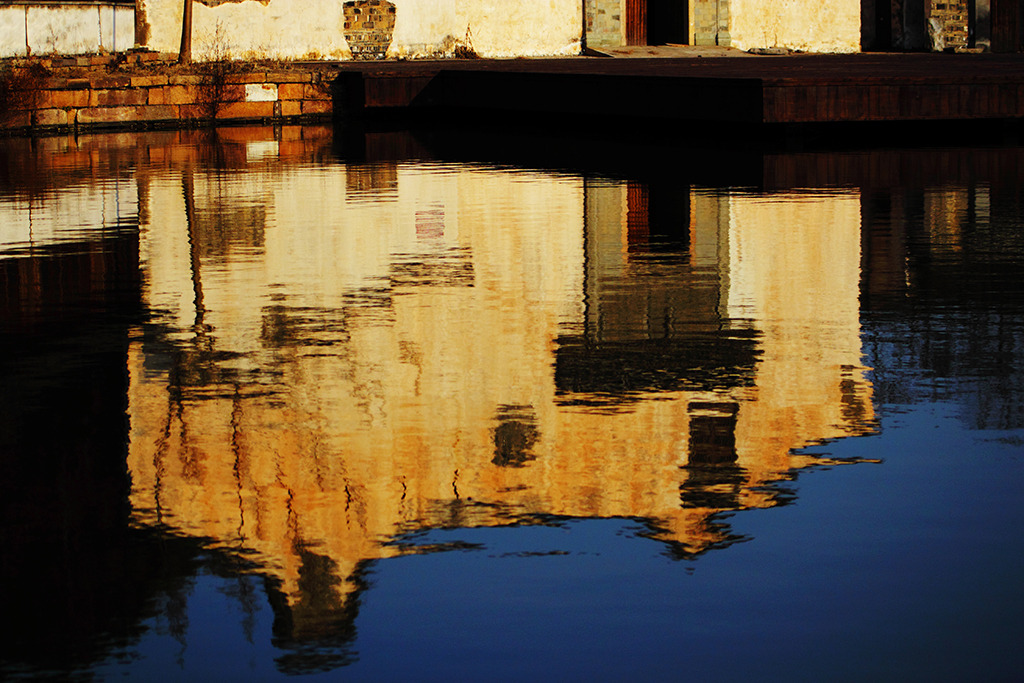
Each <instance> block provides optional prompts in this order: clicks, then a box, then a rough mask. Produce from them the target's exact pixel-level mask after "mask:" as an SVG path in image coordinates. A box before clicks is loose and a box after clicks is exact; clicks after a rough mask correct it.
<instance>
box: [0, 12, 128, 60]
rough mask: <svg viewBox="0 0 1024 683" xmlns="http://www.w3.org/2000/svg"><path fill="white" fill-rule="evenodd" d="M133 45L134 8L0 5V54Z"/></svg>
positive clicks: (83, 50)
mask: <svg viewBox="0 0 1024 683" xmlns="http://www.w3.org/2000/svg"><path fill="white" fill-rule="evenodd" d="M134 44H135V10H134V8H132V7H125V6H114V5H84V4H83V5H78V6H68V5H65V6H59V5H7V6H5V7H0V57H22V56H25V55H28V54H33V55H41V54H60V55H75V54H90V53H97V52H101V51H107V52H116V51H122V50H127V49H128V48H130V47H132V46H133V45H134Z"/></svg>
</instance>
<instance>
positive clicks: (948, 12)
mask: <svg viewBox="0 0 1024 683" xmlns="http://www.w3.org/2000/svg"><path fill="white" fill-rule="evenodd" d="M925 9H926V11H927V13H928V20H929V27H928V30H929V35H930V37H931V42H932V49H936V50H962V49H964V48H966V47H967V44H968V33H967V25H968V16H969V13H968V7H967V2H966V0H931V1H930V2H929V3H928V5H927V6H926V8H925Z"/></svg>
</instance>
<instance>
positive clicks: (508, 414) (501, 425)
mask: <svg viewBox="0 0 1024 683" xmlns="http://www.w3.org/2000/svg"><path fill="white" fill-rule="evenodd" d="M495 419H496V420H497V422H498V424H497V425H496V426H495V427H494V457H493V458H492V459H491V462H492V463H494V464H495V465H497V466H498V467H522V466H523V465H525V464H526V463H528V462H530V461H531V460H534V459H535V458H536V457H537V456H535V455H534V454H533V446H534V444H536V443H537V440H538V439H539V438H540V432H539V431H538V430H537V415H536V413H535V412H534V410H533V407H532V406H499V407H498V412H497V415H495Z"/></svg>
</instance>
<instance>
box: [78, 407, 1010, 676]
mask: <svg viewBox="0 0 1024 683" xmlns="http://www.w3.org/2000/svg"><path fill="white" fill-rule="evenodd" d="M1022 438H1024V431H1016V432H1002V431H999V432H986V431H974V430H968V429H965V428H964V424H963V422H962V421H961V420H960V419H959V418H958V416H957V414H956V407H955V406H951V405H947V404H934V405H933V404H929V405H923V406H914V407H897V406H894V407H892V408H891V414H889V415H887V416H886V417H885V418H884V419H883V421H882V430H881V434H878V435H876V436H872V437H869V438H865V439H858V440H850V441H844V442H839V443H834V444H830V445H829V446H828V447H827V448H818V449H814V450H815V451H816V452H827V453H828V454H829V455H830V456H832V457H839V458H872V459H875V458H877V459H881V462H880V463H860V464H857V465H854V466H847V465H843V466H835V467H823V468H821V469H815V470H812V471H808V472H805V473H803V474H801V476H800V477H799V479H798V480H797V481H796V482H793V483H791V484H790V486H791V487H792V488H793V489H794V492H795V493H796V500H795V502H794V503H793V504H791V505H788V506H784V507H781V508H773V509H768V510H748V511H743V512H739V513H733V514H728V515H723V518H724V519H725V520H726V521H727V523H728V524H730V525H731V526H732V527H733V529H734V531H735V532H736V533H738V534H739V535H741V536H743V537H745V538H746V539H747V541H746V542H743V543H737V544H735V545H732V546H730V547H729V548H727V549H724V550H720V551H716V552H712V553H708V554H706V555H704V556H701V557H699V558H697V559H693V560H688V561H680V560H677V559H673V558H672V557H670V555H669V554H668V553H667V552H666V550H665V547H664V546H663V545H662V544H661V543H659V542H658V541H655V540H651V539H649V538H646V537H645V534H646V533H648V530H647V528H646V527H645V526H644V525H643V524H642V523H640V522H637V521H634V520H629V519H600V520H581V519H562V520H558V519H549V520H546V521H545V523H544V524H531V525H526V526H512V527H506V528H479V529H451V530H436V531H430V532H425V533H420V534H417V535H416V536H415V538H414V539H412V542H413V544H414V545H421V546H429V547H431V548H437V547H442V548H443V547H446V546H447V547H454V548H456V549H451V550H447V551H437V552H429V553H423V554H411V555H409V556H405V557H400V558H394V559H388V560H380V561H376V562H375V563H373V565H372V566H371V567H369V568H368V570H367V572H366V577H365V579H366V582H367V586H368V587H367V590H366V592H365V593H364V594H363V596H362V597H361V600H360V602H361V604H360V607H359V616H358V620H357V633H358V635H357V638H356V641H355V643H354V645H353V646H352V648H351V651H350V652H348V653H347V656H348V658H349V659H350V661H351V663H350V664H349V665H348V666H347V667H346V668H344V669H341V670H338V669H335V670H332V671H328V672H325V673H320V674H309V679H310V680H319V679H321V678H322V679H324V680H337V679H339V678H342V679H349V678H351V679H354V680H438V681H440V680H452V679H456V680H464V679H478V678H480V677H486V678H489V679H494V680H523V679H541V680H559V679H562V680H564V679H582V678H586V679H593V680H636V679H637V678H648V679H658V680H670V679H672V680H675V679H678V678H686V679H693V680H721V681H728V680H737V679H741V678H751V679H755V680H822V679H829V680H849V681H854V680H866V679H875V680H968V679H977V678H979V677H981V678H985V679H987V680H1013V679H1014V678H1015V676H1016V675H1017V673H1018V672H1019V670H1020V667H1021V665H1022V664H1024V661H1022V658H1024V655H1022V653H1021V651H1020V648H1019V647H1018V644H1019V636H1020V634H1021V632H1022V630H1024V616H1022V615H1024V594H1022V591H1021V590H1020V585H1019V584H1020V577H1021V576H1022V575H1024V547H1022V543H1021V538H1020V532H1019V530H1020V528H1021V525H1022V524H1024V506H1022V505H1021V501H1020V481H1021V477H1024V453H1022V448H1021V439H1022ZM240 586H244V590H246V591H249V592H250V593H251V594H254V595H255V594H257V593H258V592H259V590H260V589H259V585H258V582H256V581H255V580H254V579H252V578H251V577H245V576H243V577H239V578H225V577H217V576H213V575H211V574H209V573H207V572H200V573H199V574H198V575H197V576H196V577H195V579H194V582H193V585H192V587H191V589H190V591H189V593H188V595H187V599H186V604H185V605H183V606H182V607H183V609H182V613H183V614H186V615H187V623H185V624H183V625H182V626H181V630H180V632H178V633H177V634H175V633H172V632H171V631H172V630H173V629H171V628H170V627H169V626H168V624H167V620H166V617H161V618H159V619H155V620H153V621H151V622H150V623H148V624H147V632H146V635H144V636H143V637H142V638H141V639H140V640H139V642H138V643H137V644H136V645H135V646H133V648H132V653H131V657H130V658H129V659H127V660H126V661H122V662H108V663H106V664H104V665H101V666H99V667H98V668H96V669H95V670H94V673H95V674H98V675H99V676H100V677H101V678H111V679H113V678H119V677H120V676H121V675H122V674H123V675H130V676H131V677H133V678H135V677H137V678H139V679H144V680H218V679H219V680H244V679H248V680H266V679H274V678H279V677H287V676H286V674H283V673H282V672H281V671H280V669H279V668H278V667H277V666H276V665H275V660H280V658H281V657H282V655H283V654H284V653H282V652H281V651H276V650H275V649H274V648H270V647H268V645H267V644H268V642H269V641H270V640H271V625H272V621H273V615H272V614H271V612H270V610H269V609H268V608H267V607H265V606H261V604H260V602H259V601H255V602H254V603H253V605H252V609H251V611H246V610H244V609H243V608H242V607H241V604H242V603H241V602H240V600H239V594H240ZM304 678H305V677H304Z"/></svg>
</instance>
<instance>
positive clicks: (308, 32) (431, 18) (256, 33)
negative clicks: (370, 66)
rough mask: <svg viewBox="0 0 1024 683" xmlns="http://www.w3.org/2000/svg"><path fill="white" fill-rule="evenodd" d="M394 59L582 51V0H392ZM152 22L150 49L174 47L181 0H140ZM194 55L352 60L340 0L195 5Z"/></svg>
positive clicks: (253, 0) (391, 51) (177, 39)
mask: <svg viewBox="0 0 1024 683" xmlns="http://www.w3.org/2000/svg"><path fill="white" fill-rule="evenodd" d="M393 2H394V4H395V8H396V23H395V32H394V38H393V40H392V42H391V48H390V49H389V51H388V56H389V57H407V58H413V57H430V56H444V55H445V54H446V53H447V52H450V51H451V49H452V48H453V47H454V46H455V45H456V44H460V43H461V44H467V43H468V44H469V46H471V47H472V48H473V49H474V50H476V52H477V53H478V54H479V55H480V56H482V57H530V56H548V55H571V54H578V53H579V51H580V35H581V32H582V22H583V17H582V9H581V6H580V3H579V0H393ZM139 6H140V9H141V10H142V16H143V18H144V21H145V22H147V23H148V25H149V31H148V38H147V39H146V45H145V47H149V48H151V49H154V50H157V51H160V52H176V51H177V50H178V47H179V45H180V42H181V0H139ZM192 46H193V57H194V58H195V59H197V60H204V59H211V58H216V57H217V56H230V57H234V58H270V59H299V58H303V59H348V58H350V57H351V52H350V51H349V48H348V44H347V42H346V41H345V36H344V12H343V2H341V0H332V1H331V2H315V1H311V0H268V1H267V2H266V3H265V4H264V3H261V2H257V1H256V0H246V1H245V2H237V3H236V2H231V3H225V4H222V5H219V6H217V7H207V6H206V5H203V4H200V3H198V2H197V3H195V5H194V16H193V33H192Z"/></svg>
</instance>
